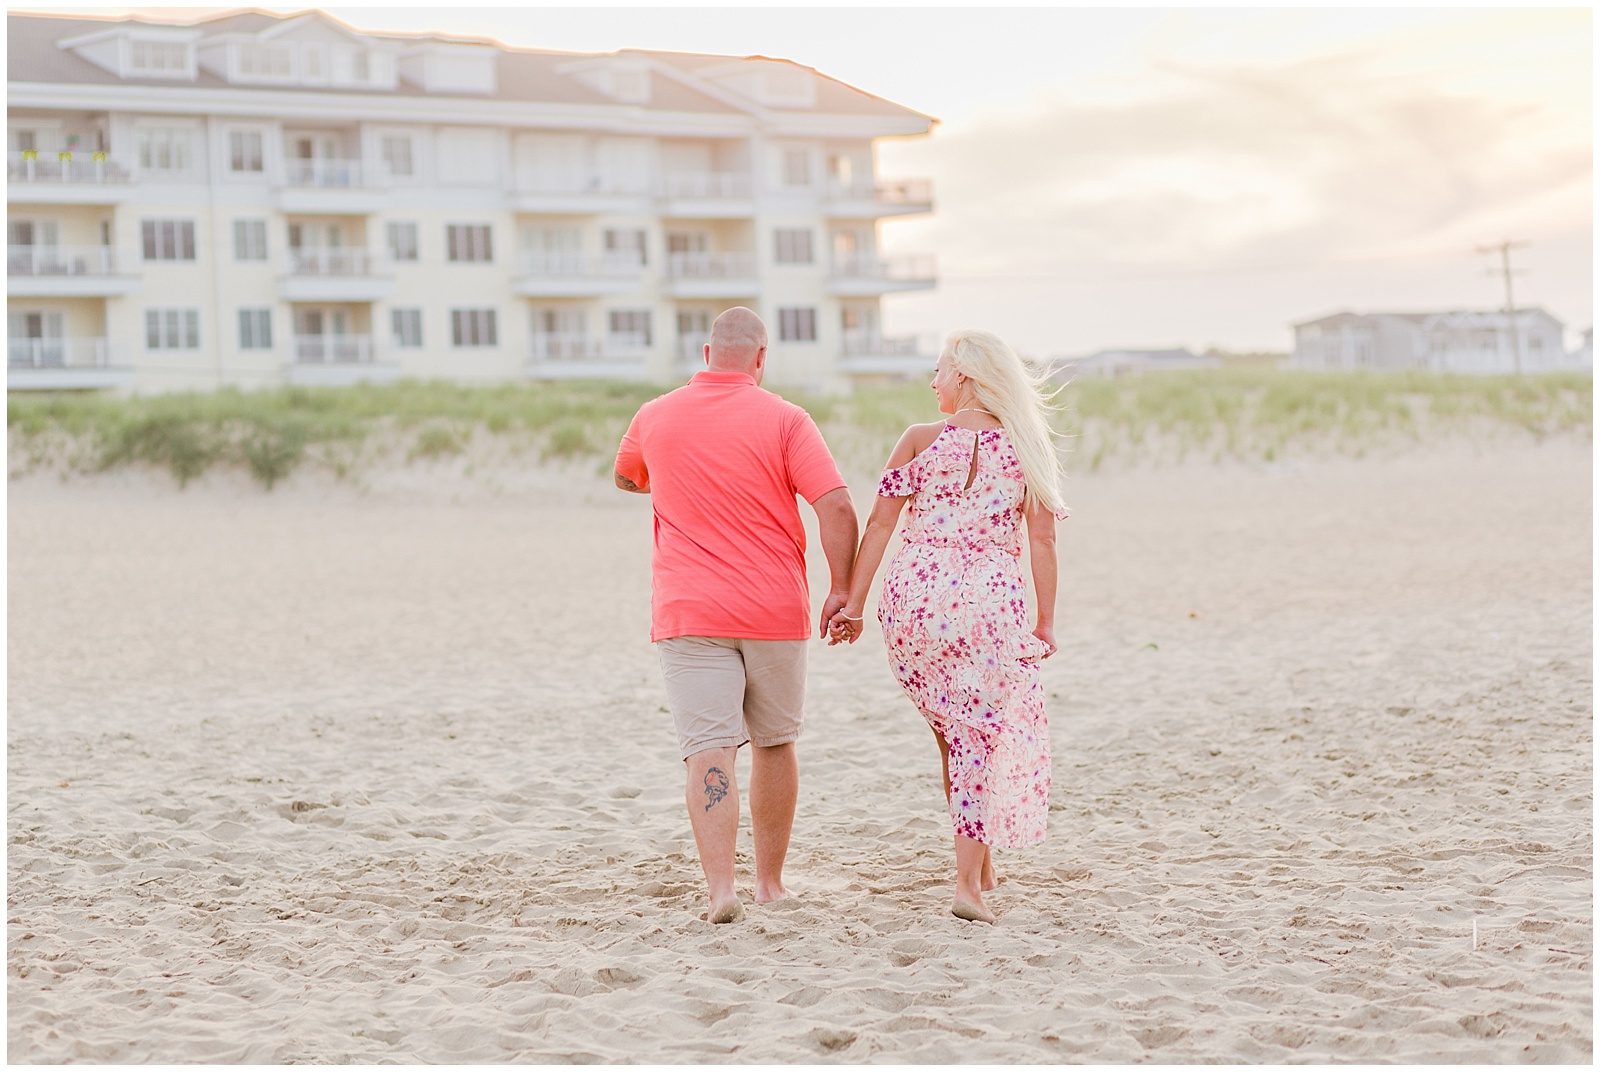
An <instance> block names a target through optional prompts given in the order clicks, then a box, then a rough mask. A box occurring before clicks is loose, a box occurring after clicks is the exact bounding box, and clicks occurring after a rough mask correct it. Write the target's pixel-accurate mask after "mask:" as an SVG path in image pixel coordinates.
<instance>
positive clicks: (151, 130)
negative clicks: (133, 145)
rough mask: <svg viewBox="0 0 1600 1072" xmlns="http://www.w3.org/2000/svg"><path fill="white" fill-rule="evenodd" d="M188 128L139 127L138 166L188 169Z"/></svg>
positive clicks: (169, 169) (154, 168)
mask: <svg viewBox="0 0 1600 1072" xmlns="http://www.w3.org/2000/svg"><path fill="white" fill-rule="evenodd" d="M189 159H190V158H189V130H188V128H186V127H141V128H140V130H139V167H140V168H141V169H143V170H146V171H188V170H189Z"/></svg>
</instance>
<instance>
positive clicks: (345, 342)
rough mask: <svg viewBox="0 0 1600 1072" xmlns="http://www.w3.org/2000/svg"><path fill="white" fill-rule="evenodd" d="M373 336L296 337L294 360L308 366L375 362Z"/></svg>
mask: <svg viewBox="0 0 1600 1072" xmlns="http://www.w3.org/2000/svg"><path fill="white" fill-rule="evenodd" d="M374 353H375V351H374V349H373V345H372V336H371V335H296V336H295V337H294V359H295V360H296V361H298V362H300V363H301V364H306V365H358V364H367V363H369V362H371V361H372V360H373V357H374Z"/></svg>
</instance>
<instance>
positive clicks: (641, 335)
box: [604, 331, 650, 357]
mask: <svg viewBox="0 0 1600 1072" xmlns="http://www.w3.org/2000/svg"><path fill="white" fill-rule="evenodd" d="M604 348H605V352H606V354H607V356H609V357H617V356H624V357H626V356H630V355H632V356H637V355H638V354H640V353H642V352H644V351H645V350H648V349H650V335H649V333H647V332H643V331H613V332H611V333H610V334H608V335H607V336H606V339H605V343H604Z"/></svg>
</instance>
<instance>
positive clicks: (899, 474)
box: [878, 458, 921, 499]
mask: <svg viewBox="0 0 1600 1072" xmlns="http://www.w3.org/2000/svg"><path fill="white" fill-rule="evenodd" d="M916 462H917V459H915V458H912V459H911V460H910V461H909V462H907V463H906V464H904V465H902V466H900V467H899V468H897V469H885V470H884V471H883V478H882V479H880V480H879V481H878V494H879V495H880V496H882V497H883V498H885V499H899V498H903V497H905V496H907V495H915V494H916V493H917V491H918V489H919V488H920V487H921V483H920V481H918V480H917V470H918V468H919V467H918V466H917V464H916Z"/></svg>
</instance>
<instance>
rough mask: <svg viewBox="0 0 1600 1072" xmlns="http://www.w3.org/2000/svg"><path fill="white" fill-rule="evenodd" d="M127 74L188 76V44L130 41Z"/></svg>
mask: <svg viewBox="0 0 1600 1072" xmlns="http://www.w3.org/2000/svg"><path fill="white" fill-rule="evenodd" d="M128 74H129V75H131V76H140V77H144V78H188V77H189V46H188V45H185V44H173V43H170V42H166V41H130V42H128Z"/></svg>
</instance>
